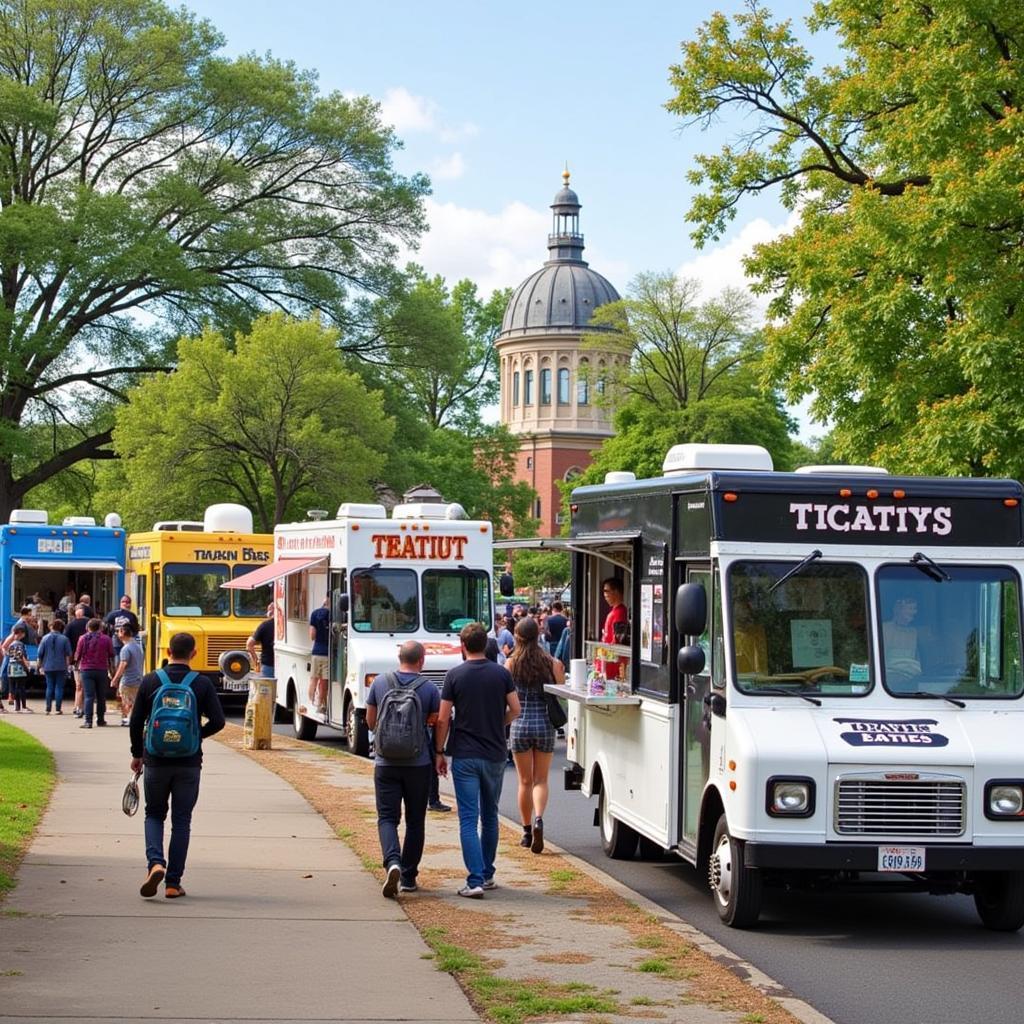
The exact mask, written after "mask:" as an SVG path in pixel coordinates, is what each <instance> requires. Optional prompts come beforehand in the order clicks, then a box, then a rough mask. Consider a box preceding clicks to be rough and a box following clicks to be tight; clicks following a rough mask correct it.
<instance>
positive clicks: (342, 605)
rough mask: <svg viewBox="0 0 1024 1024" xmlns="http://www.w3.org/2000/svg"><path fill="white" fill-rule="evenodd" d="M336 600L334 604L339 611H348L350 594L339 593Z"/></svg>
mask: <svg viewBox="0 0 1024 1024" xmlns="http://www.w3.org/2000/svg"><path fill="white" fill-rule="evenodd" d="M334 602H335V603H334V606H335V608H337V609H338V611H339V612H347V611H348V594H339V595H338V596H337V597H336V598H335V599H334Z"/></svg>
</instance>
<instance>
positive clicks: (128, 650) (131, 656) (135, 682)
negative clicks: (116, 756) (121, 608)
mask: <svg viewBox="0 0 1024 1024" xmlns="http://www.w3.org/2000/svg"><path fill="white" fill-rule="evenodd" d="M118 632H119V633H120V636H119V637H118V639H119V640H120V641H121V646H120V647H119V648H118V650H117V655H116V658H115V660H116V661H117V668H115V669H114V678H113V679H111V680H110V686H111V689H116V690H117V695H118V697H120V698H121V724H122V725H128V724H129V723H130V722H131V716H132V708H134V707H135V701H136V699H137V697H138V695H139V686H141V685H142V661H143V655H142V648H141V647H140V646H139V644H138V642H137V641H136V639H135V630H134V629H132V624H131V623H130V622H125V623H124V624H123V625H122V626H121V627H120V629H119V630H118Z"/></svg>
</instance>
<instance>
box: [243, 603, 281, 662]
mask: <svg viewBox="0 0 1024 1024" xmlns="http://www.w3.org/2000/svg"><path fill="white" fill-rule="evenodd" d="M257 646H258V647H259V649H260V651H259V659H257V657H256V648H257ZM245 650H246V652H247V653H248V655H249V664H250V665H255V664H256V662H257V660H259V665H260V675H261V676H263V678H264V679H273V678H274V602H273V601H271V602H270V604H268V605H267V617H266V618H265V619H264V620H263V621H262V622H261V623H260V624H259V625H258V626H257V627H256V629H255V630H254V631H253V633H252V635H251V636H250V637H249V639H248V640H246V641H245Z"/></svg>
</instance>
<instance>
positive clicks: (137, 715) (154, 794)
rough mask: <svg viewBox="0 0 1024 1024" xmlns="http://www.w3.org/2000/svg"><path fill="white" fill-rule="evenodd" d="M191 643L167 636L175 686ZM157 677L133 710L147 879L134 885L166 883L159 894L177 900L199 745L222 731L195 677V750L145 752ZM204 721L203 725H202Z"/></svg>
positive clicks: (145, 889) (207, 691) (200, 678)
mask: <svg viewBox="0 0 1024 1024" xmlns="http://www.w3.org/2000/svg"><path fill="white" fill-rule="evenodd" d="M195 653H196V642H195V639H194V638H193V636H192V634H191V633H175V634H174V636H172V637H171V642H170V644H169V645H168V649H167V654H168V658H169V661H168V663H167V666H166V667H165V668H164V672H166V674H167V676H168V677H169V678H170V679H171V681H172V682H174V683H180V682H181V681H182V680H183V679H184V678H185V676H187V675H188V674H189V672H190V669H189V662H190V661H191V660H192V658H193V657H195ZM161 685H162V684H161V680H160V677H159V676H158V675H157V674H156V673H155V672H150V673H148V674H147V675H145V676H144V677H143V679H142V685H141V686H140V687H139V695H138V697H137V698H136V701H135V704H134V706H133V707H132V717H131V721H130V723H129V728H130V730H131V732H130V735H131V745H132V760H131V769H132V771H133V772H139V771H141V770H142V769H143V767H145V774H144V776H143V789H144V792H145V800H146V817H145V835H146V878H145V880H144V881H143V883H142V885H141V886H140V887H139V894H140V895H141V896H145V897H150V896H155V895H156V894H157V892H158V891H159V888H160V883H161V882H164V881H166V885H165V888H164V896H165V897H166V898H167V899H169V900H173V899H179V898H180V897H182V896H184V895H185V890H184V889H183V888H182V885H181V880H182V877H183V876H184V874H185V861H186V860H187V858H188V844H189V839H190V837H191V834H192V810H193V808H194V807H195V805H196V801H197V800H198V799H199V777H200V774H201V772H202V767H203V746H202V741H203V740H204V739H207V738H208V737H210V736H213V735H215V734H216V733H218V732H220V731H221V729H223V728H224V709H223V708H222V707H221V706H220V701H219V700H218V699H217V691H216V690H215V689H214V688H213V683H211V682H210V680H209V679H208V678H207V677H206V676H204V675H197V676H196V677H195V678H194V679H193V680H192V681H191V683H190V684H189V685H190V686H191V687H192V691H193V692H194V693H195V697H196V709H197V712H198V714H199V720H200V722H202V728H201V730H200V741H199V750H198V751H197V752H196V753H195V754H193V755H192V756H191V757H156V756H154V755H152V754H146V753H145V734H146V723H147V722H148V721H149V719H150V716H151V715H152V713H153V698H154V697H155V696H156V692H157V690H159V689H160V686H161ZM203 719H205V721H203ZM168 807H169V808H170V812H171V841H170V846H169V847H168V851H167V853H168V856H167V858H166V859H165V858H164V822H165V821H166V820H167V811H168Z"/></svg>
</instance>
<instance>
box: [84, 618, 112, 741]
mask: <svg viewBox="0 0 1024 1024" xmlns="http://www.w3.org/2000/svg"><path fill="white" fill-rule="evenodd" d="M102 625H103V623H102V621H101V620H100V619H98V618H96V617H93V618H91V619H90V620H89V624H88V625H87V626H86V629H85V635H84V636H83V637H82V638H81V639H80V640H79V641H78V647H76V648H75V663H76V664H77V665H78V670H79V671H80V672H81V673H82V688H83V690H84V691H85V709H84V712H83V714H82V724H81V725H80V726H79V728H80V729H91V728H92V713H93V708H94V707H95V709H96V724H97V725H98V726H104V725H106V724H107V687H108V686H109V685H110V665H111V662H112V660H113V657H114V645H113V643H112V642H111V639H110V637H109V636H107V634H106V633H102V632H100V627H101V626H102Z"/></svg>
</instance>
